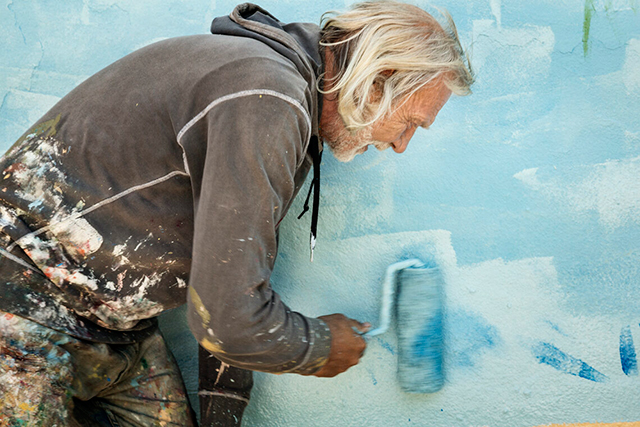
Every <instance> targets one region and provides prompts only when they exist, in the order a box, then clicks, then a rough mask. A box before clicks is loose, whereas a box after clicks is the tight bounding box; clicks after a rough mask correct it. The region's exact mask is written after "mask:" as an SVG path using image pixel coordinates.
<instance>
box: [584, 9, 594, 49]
mask: <svg viewBox="0 0 640 427" xmlns="http://www.w3.org/2000/svg"><path fill="white" fill-rule="evenodd" d="M593 3H594V0H585V2H584V23H583V24H582V50H583V51H584V56H587V53H589V31H590V30H591V17H592V16H593V14H594V13H595V11H596V8H595V6H594V4H593Z"/></svg>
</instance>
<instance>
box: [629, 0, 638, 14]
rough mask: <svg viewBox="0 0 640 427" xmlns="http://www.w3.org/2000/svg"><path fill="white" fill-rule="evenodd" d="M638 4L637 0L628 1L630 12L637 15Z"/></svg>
mask: <svg viewBox="0 0 640 427" xmlns="http://www.w3.org/2000/svg"><path fill="white" fill-rule="evenodd" d="M638 3H639V2H638V0H629V6H630V7H631V10H633V13H638Z"/></svg>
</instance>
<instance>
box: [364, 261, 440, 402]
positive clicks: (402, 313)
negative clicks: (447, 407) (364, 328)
mask: <svg viewBox="0 0 640 427" xmlns="http://www.w3.org/2000/svg"><path fill="white" fill-rule="evenodd" d="M443 287H444V281H443V278H442V274H441V273H440V270H439V269H438V268H429V267H426V266H425V265H424V264H423V263H422V262H420V261H419V260H416V259H411V260H407V261H401V262H398V263H396V264H393V265H391V266H389V268H387V273H386V276H385V282H384V285H383V291H382V308H381V311H380V327H378V328H376V329H374V330H372V331H370V332H368V333H367V334H365V337H372V336H377V335H380V334H382V333H384V332H386V331H387V329H388V328H389V324H390V318H391V307H392V306H393V305H394V299H395V308H396V323H397V327H396V330H397V333H398V381H399V382H400V386H401V387H402V389H403V390H404V391H405V392H407V393H434V392H436V391H438V390H440V389H441V388H442V387H443V386H444V369H443V351H444V335H443V332H442V327H443Z"/></svg>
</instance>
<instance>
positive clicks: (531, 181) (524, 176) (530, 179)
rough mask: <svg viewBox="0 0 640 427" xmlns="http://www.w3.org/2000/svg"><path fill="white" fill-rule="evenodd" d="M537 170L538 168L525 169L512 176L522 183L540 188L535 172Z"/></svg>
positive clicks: (533, 187)
mask: <svg viewBox="0 0 640 427" xmlns="http://www.w3.org/2000/svg"><path fill="white" fill-rule="evenodd" d="M537 172H538V168H531V169H525V170H523V171H521V172H518V173H517V174H515V175H513V177H514V178H515V179H517V180H519V181H522V183H523V184H525V185H527V186H529V187H531V188H532V189H534V190H537V189H538V188H540V182H539V181H538V177H537V176H536V173H537Z"/></svg>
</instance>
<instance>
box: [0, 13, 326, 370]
mask: <svg viewBox="0 0 640 427" xmlns="http://www.w3.org/2000/svg"><path fill="white" fill-rule="evenodd" d="M212 33H213V34H212V35H202V36H190V37H182V38H175V39H169V40H165V41H162V42H159V43H156V44H153V45H150V46H147V47H145V48H143V49H141V50H139V51H136V52H134V53H132V54H130V55H128V56H126V57H125V58H123V59H121V60H119V61H118V62H116V63H114V64H112V65H111V66H109V67H107V68H105V69H104V70H102V71H100V72H99V73H97V74H96V75H94V76H93V77H91V78H89V79H87V80H86V81H85V82H83V83H82V84H81V85H80V86H78V87H77V88H76V89H75V90H73V91H72V92H71V93H70V94H69V95H67V96H66V97H64V98H63V99H62V100H61V101H60V102H59V103H58V104H57V105H55V106H54V107H53V108H52V109H51V110H50V111H49V112H48V113H47V114H46V115H45V116H44V117H43V118H42V119H41V120H40V121H39V122H38V123H37V124H36V125H35V126H34V127H33V128H32V129H30V130H29V131H28V132H27V133H26V134H25V135H24V136H23V137H21V138H20V140H19V141H18V142H17V143H16V144H15V145H14V146H13V147H12V148H11V149H10V150H9V152H8V153H7V154H6V155H5V156H4V157H3V158H2V159H1V161H0V170H2V182H1V183H0V197H2V204H1V208H0V214H1V217H0V226H2V231H3V233H0V234H1V235H2V243H3V245H2V249H0V255H2V257H1V258H0V278H1V279H2V282H0V283H2V284H0V310H4V311H8V312H12V313H14V314H18V315H22V316H26V317H29V318H31V319H33V320H35V321H37V322H40V323H43V324H45V325H47V326H50V327H52V328H55V329H58V330H62V331H65V332H67V333H70V334H72V335H75V336H78V337H81V338H85V339H90V340H96V341H104V342H130V341H132V340H136V339H138V338H140V337H141V336H143V335H145V334H146V333H147V332H148V330H149V329H150V328H153V321H152V320H150V319H153V318H154V317H155V316H157V315H158V314H160V313H162V312H164V311H166V310H168V309H171V308H174V307H177V306H179V305H181V304H183V303H185V302H188V304H189V311H188V313H189V323H190V326H191V329H192V331H193V333H194V335H195V336H196V338H197V339H198V341H199V342H200V343H201V344H202V345H203V347H205V348H207V349H208V350H209V351H211V352H213V353H214V354H215V355H216V356H217V357H218V358H219V359H221V360H223V361H225V362H227V363H230V364H232V365H235V366H239V367H243V368H247V369H253V370H261V371H267V372H298V373H311V372H314V371H315V370H317V369H318V368H319V367H320V366H321V365H322V364H323V363H324V361H325V360H326V358H327V356H328V352H329V347H330V334H329V331H328V328H327V326H326V325H325V324H324V322H322V321H321V320H319V319H315V318H308V317H305V316H303V315H301V314H299V313H296V312H293V311H291V310H289V309H288V308H287V307H286V306H285V305H284V304H283V303H282V301H281V300H280V298H279V296H278V295H277V294H276V293H275V292H274V291H273V290H272V289H271V286H270V276H271V272H272V269H273V266H274V260H275V257H276V253H277V250H278V242H277V228H278V225H279V223H280V221H281V220H282V219H283V217H284V216H285V214H286V213H287V210H288V208H289V205H290V203H291V201H292V200H293V198H294V197H295V195H296V194H297V192H298V190H299V189H300V187H301V185H302V183H303V181H304V179H305V177H306V175H307V173H308V172H309V169H310V167H311V158H310V155H309V154H308V153H307V151H308V147H309V144H310V143H312V144H317V143H318V138H317V134H318V115H319V106H318V95H317V90H316V78H317V76H318V74H319V72H320V68H321V58H320V55H319V52H318V37H319V30H318V28H317V27H316V26H314V25H311V24H288V25H284V24H282V23H280V22H278V21H277V20H276V19H275V18H273V17H272V16H271V15H269V14H268V13H267V12H265V11H263V10H262V9H260V8H258V7H257V6H254V5H250V4H245V5H241V6H239V7H238V8H236V10H235V11H234V12H233V14H232V15H231V16H230V17H224V18H217V19H216V20H215V21H214V23H213V24H212Z"/></svg>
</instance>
